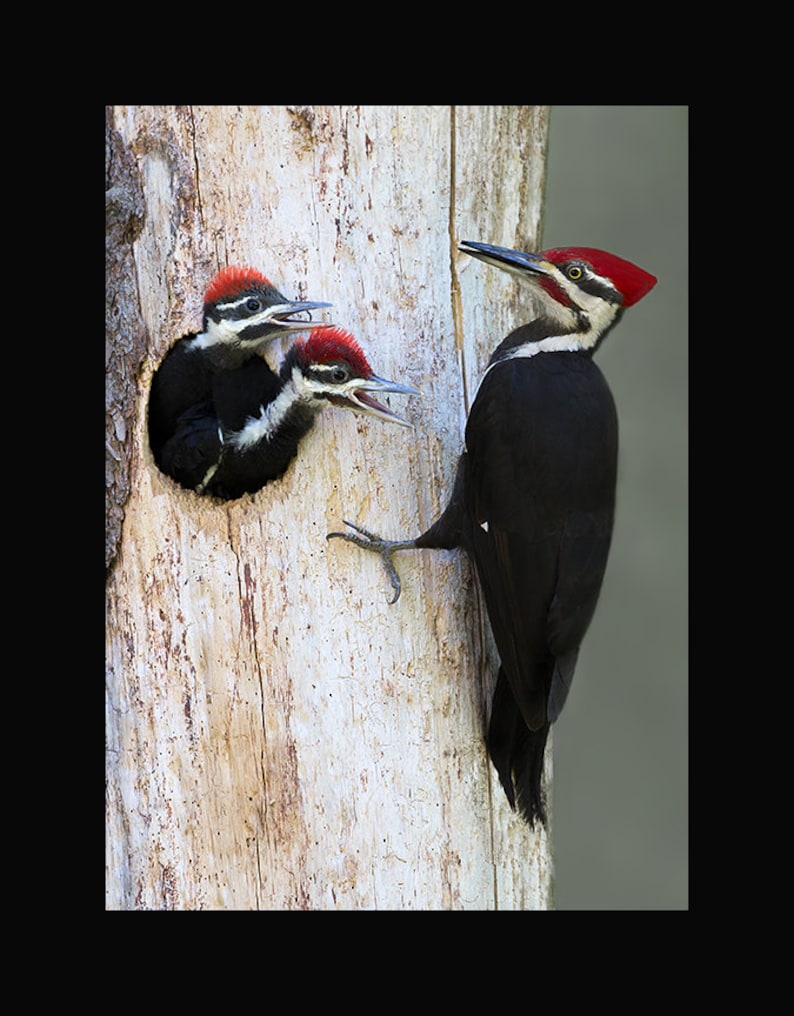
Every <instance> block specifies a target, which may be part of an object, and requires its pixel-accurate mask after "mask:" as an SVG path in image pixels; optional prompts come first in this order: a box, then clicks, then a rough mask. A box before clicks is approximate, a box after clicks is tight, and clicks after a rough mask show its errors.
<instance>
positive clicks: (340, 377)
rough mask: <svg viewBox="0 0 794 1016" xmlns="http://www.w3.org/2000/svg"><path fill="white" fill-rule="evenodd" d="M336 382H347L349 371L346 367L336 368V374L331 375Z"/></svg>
mask: <svg viewBox="0 0 794 1016" xmlns="http://www.w3.org/2000/svg"><path fill="white" fill-rule="evenodd" d="M331 376H332V377H333V379H334V381H347V371H346V370H345V368H344V367H336V368H334V372H333V374H332V375H331Z"/></svg>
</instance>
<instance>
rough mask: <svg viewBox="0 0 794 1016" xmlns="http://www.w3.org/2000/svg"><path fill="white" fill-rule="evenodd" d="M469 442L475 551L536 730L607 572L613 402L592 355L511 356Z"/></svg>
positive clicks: (512, 683) (499, 638)
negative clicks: (605, 571)
mask: <svg viewBox="0 0 794 1016" xmlns="http://www.w3.org/2000/svg"><path fill="white" fill-rule="evenodd" d="M466 444H467V481H466V501H467V511H468V514H469V516H470V520H471V543H472V554H473V557H474V560H475V563H476V567H477V572H478V575H479V578H480V582H481V585H482V588H483V594H484V597H485V602H486V606H487V610H488V616H489V619H490V622H491V627H492V629H493V633H494V638H495V640H496V644H497V648H498V650H499V654H500V657H501V661H502V666H503V669H504V672H505V675H506V677H507V681H508V684H509V687H510V689H511V691H512V693H513V695H514V697H515V700H516V702H517V704H518V707H519V709H520V711H521V714H522V716H523V718H524V721H525V722H526V724H527V726H528V727H529V728H530V730H539V729H540V728H541V727H543V726H544V724H546V723H548V722H550V721H553V720H554V719H555V718H556V717H557V716H558V715H559V712H560V709H561V708H562V705H563V703H564V701H565V697H566V695H567V691H568V688H569V687H570V682H571V679H572V677H573V669H574V666H575V663H576V656H577V653H578V650H579V646H580V644H581V641H582V639H583V637H584V634H585V632H586V630H587V627H588V625H589V623H590V620H591V618H592V616H593V612H594V610H595V606H596V602H597V600H598V594H599V591H600V588H601V582H602V579H603V575H604V570H605V567H606V560H607V555H608V553H609V543H610V537H611V531H612V519H613V514H614V497H615V475H616V461H617V417H616V413H615V407H614V401H613V399H612V395H611V393H610V392H609V389H608V387H607V385H606V382H605V380H604V378H603V375H602V374H601V372H600V371H599V369H598V367H597V366H596V365H595V364H594V363H593V361H592V359H591V358H590V357H589V356H586V355H580V354H574V353H540V354H538V355H536V356H534V357H529V358H515V359H513V360H509V361H505V362H503V363H500V364H498V365H496V366H495V367H493V368H492V369H491V370H490V371H489V373H488V374H487V375H486V376H485V378H484V380H483V383H482V385H481V387H480V390H479V392H478V395H477V398H476V399H475V403H474V405H473V407H472V410H471V413H470V414H469V422H468V425H467V429H466Z"/></svg>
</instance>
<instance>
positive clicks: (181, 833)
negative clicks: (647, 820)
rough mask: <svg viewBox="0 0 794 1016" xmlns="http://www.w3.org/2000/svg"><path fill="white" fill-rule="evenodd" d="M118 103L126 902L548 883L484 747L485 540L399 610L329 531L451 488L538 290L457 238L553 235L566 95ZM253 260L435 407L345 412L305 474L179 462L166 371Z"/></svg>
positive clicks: (537, 887) (464, 899) (117, 669)
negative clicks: (477, 394) (196, 487)
mask: <svg viewBox="0 0 794 1016" xmlns="http://www.w3.org/2000/svg"><path fill="white" fill-rule="evenodd" d="M109 116H110V125H109V138H111V143H110V150H111V151H112V153H113V157H112V159H111V160H110V161H111V164H112V165H113V166H115V167H120V168H122V169H123V171H124V172H123V189H122V190H119V189H118V188H119V183H118V178H117V177H113V176H112V174H110V173H109V183H110V185H111V186H115V187H116V198H118V197H119V195H120V194H123V195H126V199H125V200H126V203H125V204H124V209H126V211H124V209H122V211H121V212H115V211H114V213H113V215H112V216H111V219H110V226H109V240H110V255H109V268H108V288H109V306H111V307H114V308H116V310H115V311H114V313H113V314H111V315H110V316H109V335H108V344H109V354H110V355H109V361H108V371H109V377H110V379H111V380H110V381H109V403H110V408H109V416H110V421H109V426H110V427H111V440H110V441H109V443H110V446H111V448H112V452H111V458H112V460H113V462H112V469H111V470H110V471H109V480H110V490H111V496H110V498H109V505H110V506H111V507H112V514H113V521H114V525H109V528H108V545H109V549H108V555H107V556H108V560H109V561H110V562H111V564H110V568H109V572H108V580H107V611H108V614H107V737H108V764H107V781H108V785H107V906H108V908H110V909H268V908H270V909H274V908H277V909H281V908H306V909H476V908H479V909H496V908H500V909H516V908H545V907H548V906H549V905H550V880H551V861H550V856H549V843H548V838H547V835H546V833H545V832H542V831H541V832H538V833H532V832H531V831H529V830H528V829H527V828H526V827H525V826H524V825H523V824H522V823H521V821H520V820H519V819H518V818H516V817H515V816H514V815H513V814H512V813H511V812H510V809H509V807H508V806H507V803H506V801H505V799H504V795H503V793H502V791H501V788H500V787H499V786H498V782H497V781H496V778H495V774H494V772H493V770H492V768H491V766H490V765H489V762H488V759H487V756H486V753H485V750H484V746H483V731H484V726H485V720H486V715H487V703H488V700H489V696H490V692H491V689H492V685H493V681H494V678H495V667H494V659H495V657H494V651H493V646H492V642H491V637H490V633H489V631H488V625H487V620H484V617H483V611H482V607H481V604H480V602H479V599H478V596H477V589H476V583H475V581H474V580H473V578H472V574H471V572H470V569H469V566H468V563H467V562H466V560H465V558H464V556H463V555H462V554H461V553H458V552H437V551H436V552H432V551H423V552H414V553H405V554H402V555H400V557H399V558H398V567H399V570H400V573H401V576H402V580H403V593H402V597H401V599H400V600H399V601H398V603H397V604H396V605H394V606H391V605H390V604H389V603H388V600H389V597H390V595H391V589H390V587H389V585H388V582H387V581H386V579H385V576H384V573H383V571H382V569H381V565H380V563H379V561H378V560H377V559H376V558H375V557H374V556H372V555H366V554H364V553H362V552H360V551H358V550H357V549H356V548H354V547H352V546H350V545H349V544H345V543H342V542H341V541H332V542H327V541H326V539H325V537H326V533H328V532H329V531H331V530H334V529H338V528H340V522H341V520H342V519H343V518H349V519H352V520H354V521H359V522H361V523H363V524H364V525H368V526H370V527H371V528H374V529H377V530H378V531H379V532H381V533H383V534H385V535H388V536H393V537H398V536H400V537H402V536H411V535H416V534H418V533H419V532H420V531H421V530H422V529H424V528H426V527H427V526H428V525H429V524H430V523H431V522H432V521H433V520H434V519H435V518H436V517H437V515H438V513H439V512H440V510H441V509H442V508H443V506H444V504H445V500H446V498H447V495H448V494H449V492H450V489H451V483H452V478H453V475H454V468H455V463H456V459H457V456H458V454H459V452H460V450H461V444H462V432H463V425H464V422H465V417H466V411H467V405H468V400H469V399H470V398H471V397H472V396H473V393H474V391H475V389H476V385H477V380H478V378H479V375H480V373H481V371H482V369H483V366H484V363H485V362H486V360H487V358H488V356H489V354H490V352H491V350H492V348H493V347H494V346H495V345H496V343H497V342H498V341H499V340H500V339H501V338H502V336H503V335H504V334H505V333H506V331H507V330H508V328H509V327H512V326H513V325H514V324H515V322H516V321H517V320H518V319H519V316H520V315H521V314H522V313H526V311H527V309H528V308H527V307H526V306H524V307H523V308H522V307H521V305H520V301H521V300H522V299H524V297H523V296H522V294H521V292H520V290H518V289H517V288H516V287H515V286H514V285H513V283H512V282H511V280H510V279H509V277H508V276H506V275H505V274H504V273H501V272H497V271H493V270H489V269H487V268H486V267H485V266H483V265H481V264H477V263H476V262H474V261H472V260H470V259H467V258H466V257H465V256H463V255H460V254H458V253H457V243H458V241H459V240H461V239H471V240H485V241H489V242H494V243H500V244H505V245H509V246H519V247H520V246H523V245H528V247H530V248H531V247H532V246H533V245H534V244H535V242H536V239H537V236H538V231H539V225H540V210H541V202H542V184H543V174H544V165H545V143H546V127H547V110H546V108H545V107H526V106H523V107H519V106H517V107H467V108H462V107H456V108H450V107H393V106H384V107H342V108H332V107H317V106H315V107H310V108H306V107H267V106H265V107H221V106H217V107H114V108H112V109H111V110H110V111H109ZM111 205H112V207H113V208H114V209H116V208H117V207H120V205H119V202H118V201H117V200H116V201H115V203H114V202H113V201H111ZM125 216H126V218H124V217H125ZM122 219H123V220H124V222H126V226H125V227H124V228H120V227H118V225H116V226H114V223H118V222H120V221H121V220H122ZM227 263H232V264H233V263H247V264H251V265H254V266H255V267H257V268H259V269H261V270H262V271H264V272H265V274H267V275H268V276H269V277H270V278H271V279H272V281H273V282H274V284H275V285H276V286H278V287H279V289H281V291H282V292H283V293H284V294H285V295H286V296H288V297H295V298H305V299H315V300H327V301H330V302H332V303H333V309H332V310H331V311H330V312H329V314H328V315H327V317H328V319H329V320H333V321H334V322H335V323H337V324H340V325H344V326H345V327H346V328H349V329H350V330H351V331H352V332H353V333H354V334H355V335H356V336H357V338H358V339H359V341H360V342H361V344H362V346H363V347H364V349H365V351H366V352H367V353H368V355H369V357H370V360H371V362H372V364H373V366H374V368H375V371H376V373H379V374H381V375H384V376H387V377H392V378H395V379H401V380H405V381H406V382H407V383H411V384H414V385H415V386H416V387H419V388H421V389H422V391H423V397H422V398H421V399H417V398H414V399H410V400H406V399H404V398H402V397H396V396H393V397H392V402H393V404H394V405H395V406H396V407H398V411H400V412H402V413H404V414H405V415H407V416H408V417H409V418H410V419H412V420H413V421H414V422H415V424H416V429H415V430H414V431H413V432H412V431H408V430H406V429H403V428H398V427H390V426H389V425H388V424H384V423H381V422H380V421H377V420H370V419H365V418H361V417H357V416H354V415H353V414H351V413H347V412H342V411H339V410H336V411H334V410H331V409H329V410H326V411H325V413H324V414H323V415H322V416H321V417H320V419H319V422H318V424H317V425H316V427H315V429H314V431H313V432H312V433H311V434H310V435H309V437H308V438H307V439H306V440H305V441H304V443H303V445H302V447H301V451H300V454H299V457H298V459H297V460H296V461H295V462H294V463H293V465H292V466H291V467H290V469H289V470H288V472H287V474H286V475H285V476H284V478H283V479H282V480H281V481H278V482H276V483H274V484H271V485H270V486H268V487H266V488H265V489H264V490H262V491H260V492H259V493H257V494H256V495H252V496H246V497H244V498H241V499H240V500H238V501H234V502H231V503H228V504H226V505H223V504H218V503H215V502H213V501H211V500H209V499H206V498H201V497H199V496H197V495H194V494H192V493H190V492H188V491H184V490H182V489H179V488H177V487H176V486H175V484H173V483H172V482H171V481H170V480H169V479H168V478H167V477H164V476H163V475H162V474H161V473H159V471H158V470H157V468H156V466H155V465H154V463H153V461H152V456H151V452H150V450H149V448H148V444H147V440H146V401H147V396H148V390H149V385H150V383H151V378H152V374H153V372H154V370H155V369H156V366H157V364H158V363H159V361H160V359H161V358H162V357H163V355H164V354H165V353H166V351H167V349H168V348H169V347H170V345H171V344H172V343H173V342H175V341H176V340H177V339H178V338H179V337H180V336H181V335H183V334H185V333H186V332H189V331H192V330H195V329H196V328H197V326H198V325H199V324H200V319H201V295H202V292H203V289H204V287H205V285H206V283H207V282H208V281H209V279H210V277H211V276H212V274H213V273H214V272H215V271H216V270H217V269H218V268H219V267H221V266H222V265H224V264H227ZM131 294H135V299H131ZM141 336H144V337H145V343H146V354H145V356H143V357H141V355H140V353H139V352H137V350H138V349H139V345H140V342H141ZM282 352H283V347H281V346H279V345H278V344H276V348H274V349H272V350H271V351H270V352H269V353H268V358H269V359H271V361H272V362H275V361H277V360H278V359H279V358H280V355H281V353H282ZM120 365H121V368H123V369H121V368H120ZM122 396H123V397H122ZM119 419H121V420H123V421H124V422H123V426H122V427H121V431H122V434H123V436H122V439H121V440H120V441H119V440H118V439H116V441H115V443H114V442H113V440H112V437H113V434H115V433H116V432H117V430H118V427H119V424H118V423H117V422H116V421H117V420H119ZM120 491H121V493H120ZM122 509H123V522H122V521H121V519H122V515H121V511H122ZM109 511H110V509H109Z"/></svg>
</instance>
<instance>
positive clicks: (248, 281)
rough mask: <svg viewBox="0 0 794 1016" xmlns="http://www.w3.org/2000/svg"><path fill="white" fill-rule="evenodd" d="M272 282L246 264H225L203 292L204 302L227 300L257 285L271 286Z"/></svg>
mask: <svg viewBox="0 0 794 1016" xmlns="http://www.w3.org/2000/svg"><path fill="white" fill-rule="evenodd" d="M272 285H273V283H272V282H271V281H270V279H268V278H266V277H265V276H264V275H263V274H262V273H261V272H259V271H257V270H256V268H249V267H248V266H247V265H243V266H239V265H227V267H226V268H222V269H221V270H220V271H219V272H218V274H217V275H216V276H215V278H214V279H213V280H212V282H211V283H210V284H209V286H208V287H207V292H206V293H205V294H204V303H217V302H218V301H219V300H229V299H231V298H233V297H235V296H238V295H239V294H240V293H244V292H245V290H246V289H251V288H252V287H257V286H271V287H272Z"/></svg>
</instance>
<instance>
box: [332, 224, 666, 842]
mask: <svg viewBox="0 0 794 1016" xmlns="http://www.w3.org/2000/svg"><path fill="white" fill-rule="evenodd" d="M460 250H461V251H463V252H464V253H466V254H470V255H471V256H472V257H475V258H478V259H479V260H481V261H485V262H486V263H487V264H490V265H495V266H496V267H498V268H502V269H504V270H506V271H509V272H512V273H514V274H516V275H518V276H519V278H521V279H523V280H524V281H525V282H527V283H529V284H530V286H531V287H532V289H533V291H534V293H535V295H536V296H537V297H538V299H539V303H540V304H541V307H542V309H541V311H540V313H539V315H538V316H537V317H536V318H535V319H534V320H532V321H530V322H528V323H527V324H525V325H522V326H521V327H519V328H517V329H515V330H514V331H512V332H510V334H509V335H508V336H507V337H506V338H505V339H504V340H503V341H502V342H501V343H500V344H499V346H497V348H496V350H495V351H494V353H493V355H492V356H491V359H490V361H489V364H488V367H487V369H486V371H485V373H484V375H483V377H482V380H481V382H480V386H479V389H478V391H477V394H476V396H475V399H474V402H473V404H472V407H471V410H470V412H469V417H468V421H467V424H466V430H465V450H464V452H463V454H462V455H461V457H460V460H459V464H458V470H457V475H456V480H455V485H454V489H453V493H452V497H451V499H450V502H449V504H448V506H447V508H446V510H445V511H444V512H443V514H442V515H441V517H440V518H439V519H438V520H437V521H436V522H435V524H434V525H433V526H431V527H430V529H428V530H427V531H426V532H425V533H423V534H422V535H421V536H419V537H417V538H416V539H414V540H402V541H399V540H397V541H389V540H384V539H383V538H382V537H379V536H376V535H374V534H372V533H369V532H368V531H367V530H364V529H362V528H361V527H359V526H356V525H353V524H352V523H349V522H346V523H345V524H346V525H347V526H349V527H350V528H352V529H354V530H356V532H357V533H358V534H359V535H358V536H356V535H353V534H352V533H330V534H329V537H334V536H338V537H341V538H343V539H346V540H348V541H350V542H352V543H354V544H356V545H357V546H360V547H364V548H366V549H369V550H374V551H377V552H378V553H380V554H381V555H382V557H383V560H384V563H385V565H386V567H387V570H388V573H389V575H390V578H391V581H392V585H393V588H394V599H393V600H392V602H394V601H396V600H397V598H398V597H399V595H400V580H399V576H398V575H397V571H396V569H395V567H394V564H393V561H392V555H393V554H394V553H395V551H398V550H404V549H417V548H444V549H450V548H453V547H463V548H464V549H465V550H466V551H467V552H468V554H469V555H470V557H471V558H472V559H473V561H474V564H475V567H476V571H477V575H478V577H479V581H480V585H481V588H482V592H483V597H484V600H485V606H486V609H487V612H488V617H489V620H490V624H491V628H492V630H493V635H494V640H495V642H496V646H497V649H498V652H499V657H500V669H499V674H498V677H497V682H496V688H495V691H494V695H493V700H492V702H491V716H490V722H489V727H488V734H487V738H486V741H487V747H488V752H489V755H490V758H491V760H492V762H493V764H494V766H495V768H496V770H497V772H498V775H499V779H500V782H501V784H502V786H503V788H504V791H505V793H506V795H507V798H508V800H509V802H510V805H511V807H512V808H513V809H518V811H519V813H520V814H521V815H522V817H523V818H524V819H525V820H526V821H527V822H528V823H529V824H530V825H531V826H532V825H534V824H535V822H536V821H539V822H541V823H545V821H546V808H545V794H544V790H543V787H542V774H543V755H544V750H545V746H546V739H547V736H548V731H549V726H550V724H552V723H553V722H554V721H555V720H556V719H557V717H558V716H559V715H560V711H561V710H562V707H563V705H564V703H565V699H566V696H567V695H568V691H569V690H570V687H571V681H572V679H573V673H574V668H575V665H576V659H577V655H578V653H579V647H580V646H581V644H582V639H583V638H584V635H585V632H586V631H587V628H588V626H589V624H590V621H591V619H592V617H593V613H594V611H595V607H596V603H597V600H598V596H599V592H600V589H601V583H602V580H603V577H604V571H605V568H606V563H607V556H608V553H609V545H610V540H611V536H612V524H613V517H614V507H615V483H616V471H617V450H618V421H617V413H616V410H615V404H614V400H613V397H612V394H611V392H610V390H609V387H608V386H607V383H606V381H605V379H604V376H603V375H602V373H601V371H600V370H599V368H598V367H597V366H596V364H595V363H594V361H593V358H592V357H593V353H594V352H595V350H596V348H597V347H598V345H599V344H600V343H601V341H602V340H603V339H604V336H605V335H606V334H607V332H609V330H610V329H611V328H612V327H614V325H615V324H617V322H618V321H619V320H620V318H621V316H622V315H623V312H624V310H625V308H626V307H630V306H632V305H633V304H635V303H637V301H638V300H640V299H642V297H643V296H645V295H646V293H648V292H649V291H650V290H651V289H652V288H653V286H654V285H655V284H656V279H655V278H654V276H652V275H650V274H649V273H648V272H646V271H644V270H643V269H641V268H638V267H637V266H636V265H634V264H632V263H631V262H629V261H625V260H624V259H622V258H619V257H616V256H615V255H614V254H608V253H606V252H605V251H601V250H594V249H592V248H583V247H580V248H573V247H571V248H558V249H554V250H547V251H545V252H543V253H540V254H527V253H522V252H520V251H515V250H509V249H507V248H504V247H495V246H492V245H491V244H484V243H471V242H468V241H467V242H465V243H462V244H461V245H460Z"/></svg>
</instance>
